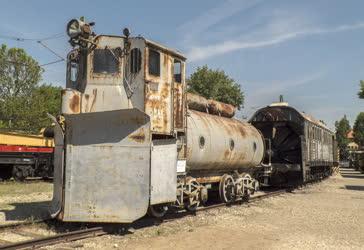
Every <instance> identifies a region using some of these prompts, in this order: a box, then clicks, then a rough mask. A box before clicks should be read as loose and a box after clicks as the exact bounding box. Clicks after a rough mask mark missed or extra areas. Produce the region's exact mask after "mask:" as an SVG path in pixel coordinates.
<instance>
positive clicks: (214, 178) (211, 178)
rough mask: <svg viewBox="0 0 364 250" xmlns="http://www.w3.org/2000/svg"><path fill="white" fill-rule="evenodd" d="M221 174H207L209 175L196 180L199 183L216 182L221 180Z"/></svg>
mask: <svg viewBox="0 0 364 250" xmlns="http://www.w3.org/2000/svg"><path fill="white" fill-rule="evenodd" d="M220 180H221V176H207V177H197V178H196V181H197V182H199V183H216V182H220Z"/></svg>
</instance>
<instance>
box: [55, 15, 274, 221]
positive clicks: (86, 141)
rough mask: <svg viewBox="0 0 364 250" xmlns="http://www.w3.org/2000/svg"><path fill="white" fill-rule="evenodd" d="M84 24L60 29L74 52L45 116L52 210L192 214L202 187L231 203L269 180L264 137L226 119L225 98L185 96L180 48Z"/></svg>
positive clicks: (90, 215) (108, 215) (230, 111)
mask: <svg viewBox="0 0 364 250" xmlns="http://www.w3.org/2000/svg"><path fill="white" fill-rule="evenodd" d="M91 26H92V23H86V22H85V21H84V20H77V19H74V20H71V21H70V22H69V24H68V26H67V33H68V35H69V37H70V43H71V45H72V46H73V47H74V49H73V50H72V51H71V52H70V53H69V54H68V63H67V84H66V89H65V90H63V91H62V116H63V119H64V122H63V123H58V122H57V120H56V119H55V118H53V119H54V122H55V123H56V127H55V155H54V166H55V172H54V194H53V201H52V208H51V212H52V215H53V216H54V217H57V218H58V219H60V220H63V221H87V222H118V223H128V222H132V221H135V220H137V219H139V218H141V217H143V216H144V215H145V214H146V213H147V212H148V213H149V214H151V215H153V216H157V217H161V216H163V215H164V214H165V212H166V211H167V209H168V208H169V207H171V206H174V207H178V208H186V209H187V210H192V211H193V210H195V209H196V208H197V207H198V206H199V205H200V204H201V203H204V202H206V201H207V200H208V197H209V194H210V193H211V192H215V193H218V195H219V197H220V199H221V200H222V201H223V202H232V201H234V200H236V199H242V198H244V197H248V196H249V195H250V194H251V193H253V192H254V191H256V190H257V189H258V188H259V181H260V182H262V183H263V184H264V183H265V184H266V185H269V183H270V175H269V173H270V172H269V171H271V168H272V164H271V162H270V159H271V157H265V156H266V155H267V154H269V155H272V153H271V152H273V150H272V149H270V148H269V145H270V143H269V142H270V139H272V138H270V139H269V138H268V139H265V138H264V137H265V136H266V134H265V133H264V129H263V132H261V131H260V130H259V129H257V128H256V127H255V126H253V125H252V124H250V123H247V122H242V121H239V120H237V119H234V118H233V116H234V112H235V109H234V107H232V106H231V105H228V104H224V103H221V102H217V101H214V100H207V99H205V98H203V97H200V96H196V95H191V94H186V83H185V61H186V58H185V57H184V56H183V55H182V54H181V53H180V52H178V51H175V50H172V49H169V48H167V47H165V46H162V45H160V44H158V43H156V42H153V41H151V40H148V39H145V38H143V37H130V34H129V31H128V30H127V29H124V31H123V33H124V35H123V36H109V35H96V34H94V33H93V32H92V30H91ZM254 123H255V122H254ZM254 123H253V124H254ZM255 125H257V124H255ZM257 127H258V128H259V126H258V125H257ZM268 137H269V136H268ZM273 156H274V154H273Z"/></svg>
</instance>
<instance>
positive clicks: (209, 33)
mask: <svg viewBox="0 0 364 250" xmlns="http://www.w3.org/2000/svg"><path fill="white" fill-rule="evenodd" d="M1 4H2V7H1V9H0V36H15V37H25V38H36V39H38V38H43V37H47V36H50V35H54V34H59V33H62V32H65V26H66V24H67V22H68V21H69V20H70V19H71V18H75V17H79V16H85V17H86V18H87V19H88V20H90V21H95V22H96V26H95V29H94V30H95V31H96V33H99V34H101V33H103V34H121V32H122V29H123V28H124V27H129V28H130V29H131V31H132V33H133V34H134V35H143V36H145V37H147V38H150V39H152V40H155V41H158V42H161V43H163V44H165V45H167V46H169V47H173V48H176V49H178V50H180V51H181V52H183V53H185V54H186V55H187V57H188V66H187V74H190V73H191V72H193V71H194V69H195V68H196V67H198V66H202V65H204V64H207V65H208V66H209V67H211V68H219V69H222V70H224V71H226V72H227V73H228V74H229V75H230V76H231V77H233V78H234V79H235V80H236V81H237V82H238V83H239V84H240V85H241V86H242V89H243V90H244V92H245V96H246V100H245V107H244V109H243V110H242V111H241V112H240V114H239V116H241V115H245V116H248V117H250V115H251V114H252V113H253V112H254V111H255V110H256V109H257V108H259V107H262V106H265V105H267V104H269V103H271V102H272V101H276V100H277V99H278V96H279V95H280V94H283V95H284V98H285V100H286V101H288V102H289V103H290V105H292V106H295V107H297V108H298V109H299V110H301V111H305V112H306V113H309V114H311V115H313V116H315V117H316V118H318V119H323V120H324V121H326V122H327V123H328V125H329V126H330V127H333V124H334V121H335V120H337V119H339V118H341V117H342V116H343V115H344V114H346V115H347V116H348V118H349V119H350V121H351V124H352V123H353V121H354V119H355V117H356V115H357V114H358V113H359V112H360V111H363V107H364V100H359V99H358V98H357V95H356V93H357V92H358V88H359V80H360V79H364V16H363V13H362V12H363V11H362V10H363V9H364V1H360V0H347V1H341V0H312V1H299V0H297V1H294V0H276V1H268V0H249V1H244V0H240V1H239V0H230V1H217V0H210V1H190V0H186V1H175V2H172V1H111V0H103V1H85V0H79V1H68V0H63V1H49V0H48V1H46V0H32V1H29V0H2V1H1ZM0 43H6V44H7V45H8V46H10V47H13V46H16V47H22V48H25V49H26V51H27V52H28V53H29V54H30V55H32V56H33V57H34V58H35V59H37V60H38V61H39V62H40V63H41V64H43V63H48V62H51V61H54V60H57V59H58V58H57V57H56V56H55V55H53V54H52V53H50V52H49V51H47V50H46V49H44V48H43V47H41V46H40V45H39V44H37V43H36V42H34V41H24V42H23V41H12V40H7V39H2V38H0ZM45 43H46V44H47V45H48V46H49V47H50V48H52V49H53V50H55V51H56V52H57V53H59V54H60V55H62V56H64V57H65V56H66V54H67V51H68V50H69V48H70V47H69V45H68V43H67V38H66V37H65V36H63V37H60V38H57V39H53V40H48V41H45ZM44 69H45V73H44V75H43V80H44V82H47V83H52V84H55V85H61V86H64V82H65V64H64V63H58V64H53V65H49V66H45V67H44Z"/></svg>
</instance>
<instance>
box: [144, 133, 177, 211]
mask: <svg viewBox="0 0 364 250" xmlns="http://www.w3.org/2000/svg"><path fill="white" fill-rule="evenodd" d="M176 166H177V143H176V140H175V139H171V140H154V141H153V145H152V152H151V169H150V172H151V176H150V179H151V191H150V204H152V205H155V204H162V203H169V202H174V201H176V188H177V172H176Z"/></svg>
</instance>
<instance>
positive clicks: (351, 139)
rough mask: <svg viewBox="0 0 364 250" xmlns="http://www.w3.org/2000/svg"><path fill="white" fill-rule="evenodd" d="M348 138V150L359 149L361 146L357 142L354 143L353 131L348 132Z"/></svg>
mask: <svg viewBox="0 0 364 250" xmlns="http://www.w3.org/2000/svg"><path fill="white" fill-rule="evenodd" d="M346 138H348V139H349V143H348V145H347V149H348V150H349V151H355V150H358V149H359V145H358V144H357V143H356V142H354V131H353V130H350V131H349V132H348V134H347V135H346Z"/></svg>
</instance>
